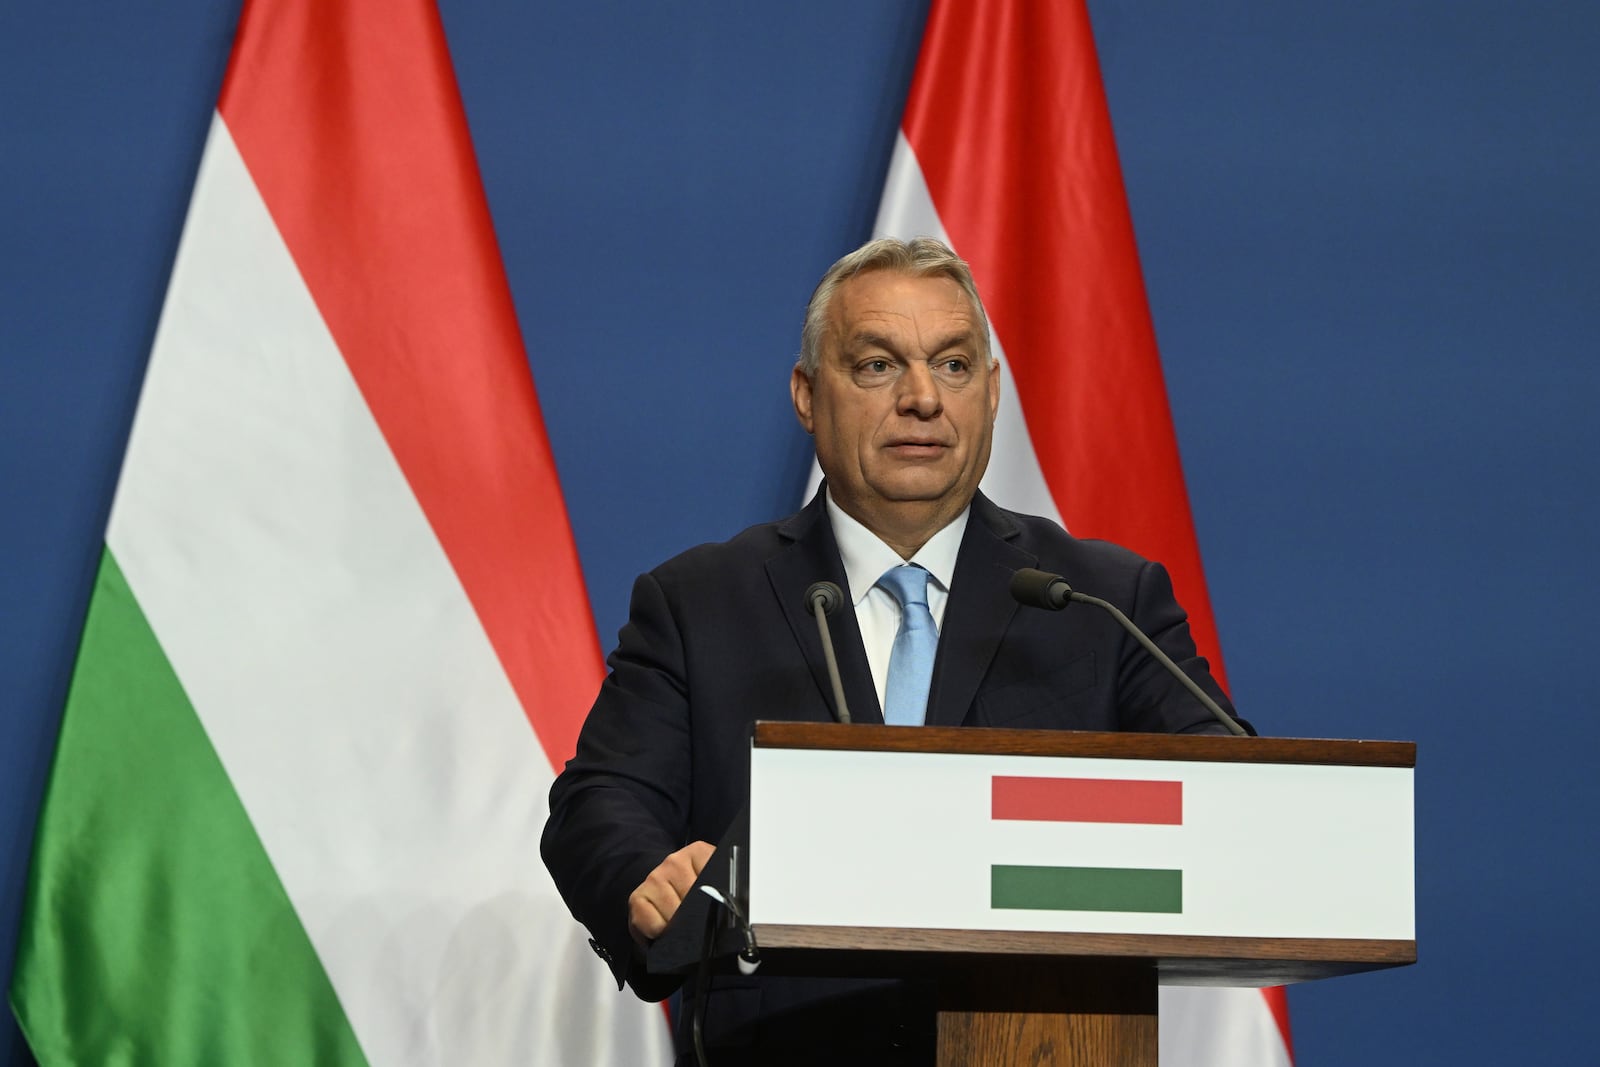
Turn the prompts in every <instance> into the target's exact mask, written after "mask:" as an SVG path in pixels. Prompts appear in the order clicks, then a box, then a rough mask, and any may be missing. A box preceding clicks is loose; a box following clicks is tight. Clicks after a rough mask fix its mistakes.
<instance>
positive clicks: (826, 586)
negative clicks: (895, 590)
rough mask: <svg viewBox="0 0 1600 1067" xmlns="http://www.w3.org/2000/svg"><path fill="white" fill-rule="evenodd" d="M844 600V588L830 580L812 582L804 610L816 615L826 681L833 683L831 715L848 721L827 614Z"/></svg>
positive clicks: (836, 608) (847, 708)
mask: <svg viewBox="0 0 1600 1067" xmlns="http://www.w3.org/2000/svg"><path fill="white" fill-rule="evenodd" d="M844 602H845V599H844V590H843V589H840V588H839V587H838V586H837V585H835V584H834V583H832V582H812V583H811V585H810V586H809V587H808V588H807V589H806V610H807V611H809V612H810V613H811V614H813V615H815V616H816V617H817V633H818V634H820V635H821V636H822V658H823V659H824V660H826V661H827V663H828V681H830V682H832V683H833V717H834V718H835V719H838V720H839V721H840V722H849V721H850V708H849V707H848V706H847V705H846V704H845V700H844V682H842V681H840V679H839V660H838V658H837V657H836V656H835V655H834V653H833V634H831V633H829V632H828V616H829V615H832V614H833V613H834V612H835V611H838V610H839V606H840V605H841V604H843V603H844Z"/></svg>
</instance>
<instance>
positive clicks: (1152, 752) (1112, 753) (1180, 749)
mask: <svg viewBox="0 0 1600 1067" xmlns="http://www.w3.org/2000/svg"><path fill="white" fill-rule="evenodd" d="M753 743H754V745H755V747H757V748H803V749H831V750H836V751H837V750H856V751H862V752H952V753H969V754H974V755H1005V756H1083V757H1095V758H1099V759H1150V760H1188V761H1194V762H1200V763H1287V764H1305V765H1320V766H1330V765H1343V766H1351V767H1415V766H1416V763H1417V746H1416V745H1415V744H1414V743H1412V742H1410V741H1342V740H1328V739H1320V738H1290V737H1225V736H1220V735H1214V734H1136V733H1092V732H1088V731H1080V730H1006V729H992V728H982V727H968V726H919V727H915V728H907V727H904V726H881V725H877V724H869V723H851V724H843V723H811V722H757V723H756V724H755V726H754V733H753Z"/></svg>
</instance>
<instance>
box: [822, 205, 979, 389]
mask: <svg viewBox="0 0 1600 1067" xmlns="http://www.w3.org/2000/svg"><path fill="white" fill-rule="evenodd" d="M875 270H890V271H898V272H899V273H901V274H909V275H911V276H912V277H914V278H949V279H950V280H951V281H953V282H955V283H956V284H957V285H959V286H960V287H961V291H962V292H963V293H966V294H967V300H968V301H969V302H970V303H971V304H972V311H973V314H974V315H975V316H976V318H977V320H978V321H977V325H978V338H979V339H978V344H979V348H980V350H981V354H982V355H983V357H984V358H985V359H988V358H990V355H989V316H988V315H987V314H986V313H985V312H984V310H983V301H982V300H981V299H980V298H979V297H978V286H977V283H976V282H974V281H973V280H972V268H970V267H968V266H967V261H966V260H964V259H962V258H961V257H960V256H958V255H956V254H955V252H953V251H951V249H950V246H949V245H947V244H945V243H944V242H943V241H939V240H936V239H934V238H932V237H914V238H912V239H911V240H909V241H902V240H900V239H899V238H896V237H880V238H878V239H877V240H875V241H868V242H867V243H866V244H864V245H862V246H861V247H860V248H858V249H856V250H855V251H854V252H851V253H850V254H849V255H846V256H844V257H843V258H841V259H839V260H838V261H837V262H835V263H834V265H833V266H831V267H829V268H828V272H827V273H826V274H824V275H823V276H822V280H821V281H820V282H818V283H817V288H816V289H815V290H814V291H813V292H812V294H811V302H810V303H808V304H807V305H806V323H805V327H804V328H803V329H802V330H801V331H800V356H799V358H797V359H796V360H795V361H794V365H795V366H796V367H798V368H799V369H800V371H801V373H803V374H804V375H805V376H806V377H807V378H812V377H815V376H816V373H817V368H818V367H819V366H821V363H822V345H823V342H824V341H825V340H826V339H827V335H828V327H829V321H828V318H829V311H830V310H831V309H832V307H833V298H834V296H836V295H837V294H838V292H839V287H840V286H841V285H843V284H844V283H845V282H847V281H849V280H850V279H851V278H854V277H855V276H856V275H858V274H866V273H868V272H869V271H875Z"/></svg>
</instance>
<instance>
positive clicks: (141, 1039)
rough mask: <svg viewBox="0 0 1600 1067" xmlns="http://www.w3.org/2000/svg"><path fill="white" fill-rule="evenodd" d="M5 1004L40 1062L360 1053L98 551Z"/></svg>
mask: <svg viewBox="0 0 1600 1067" xmlns="http://www.w3.org/2000/svg"><path fill="white" fill-rule="evenodd" d="M11 1002H12V1006H13V1008H14V1009H15V1011H16V1014H17V1018H18V1020H19V1021H20V1022H21V1024H22V1028H23V1032H24V1033H25V1034H26V1035H27V1038H28V1043H29V1044H30V1045H31V1046H32V1048H33V1052H34V1055H35V1056H37V1057H38V1059H39V1062H40V1063H42V1064H68V1063H74V1064H77V1063H85V1064H87V1063H100V1064H143V1063H152V1064H154V1063H159V1064H280V1063H281V1064H306V1063H327V1064H341V1065H357V1064H364V1063H365V1062H366V1060H365V1058H364V1057H363V1055H362V1053H361V1049H360V1047H359V1045H358V1044H357V1042H356V1039H355V1035H354V1033H353V1032H352V1030H351V1028H350V1024H349V1022H348V1021H347V1020H346V1018H345V1015H344V1012H343V1010H342V1008H341V1007H340V1005H339V1000H338V997H337V995H336V994H335V992H334V990H333V987H332V985H331V984H330V983H329V981H328V977H327V974H326V972H325V971H324V970H323V967H322V964H321V962H320V961H319V960H318V958H317V955H316V952H315V950H314V949H313V948H312V947H311V943H310V941H309V940H308V939H307V937H306V933H305V930H304V928H303V927H302V926H301V924H300V920H299V918H298V917H297V916H296V914H295V911H294V909H293V907H292V906H291V905H290V903H289V898H288V896H287V894H286V893H285V891H284V888H283V885H282V884H281V883H280V882H279V880H278V877H277V874H276V873H275V872H274V870H273V868H272V864H271V862H270V861H269V860H268V858H267V855H266V852H265V851H264V849H263V848H262V845H261V841H260V839H259V838H258V837H257V836H256V833H255V830H254V828H253V827H252V826H251V824H250V819H249V816H248V815H246V813H245V810H244V807H243V805H242V804H241V803H240V801H239V797H238V794H237V793H235V791H234V789H233V786H232V784H231V783H230V781H229V779H228V775H227V772H226V771H225V770H224V769H223V767H222V764H221V762H220V761H219V760H218V759H217V754H216V750H215V749H213V748H212V745H211V741H210V739H209V738H208V737H207V736H206V732H205V730H204V728H203V727H202V726H201V724H200V720H199V719H198V717H197V716H196V715H195V711H194V708H193V707H192V706H191V705H190V703H189V699H188V697H187V696H186V695H185V693H184V691H183V688H182V686H181V684H180V683H179V681H178V678H177V676H176V675H175V674H174V673H173V670H172V666H171V664H170V663H168V661H167V658H166V656H165V654H164V653H163V652H162V650H161V645H160V642H159V641H158V640H157V638H156V635H155V634H154V633H153V632H152V631H151V629H150V625H149V623H148V622H147V621H146V619H145V616H144V613H143V612H142V611H141V610H140V607H139V604H138V601H137V600H136V599H135V597H134V594H133V591H132V590H131V589H130V588H129V586H128V583H127V581H126V579H125V578H124V577H123V574H122V571H121V569H120V568H119V567H118V566H117V562H116V560H115V558H113V556H112V554H111V552H110V550H109V548H108V549H107V550H106V552H105V554H104V556H103V557H102V559H101V564H100V572H99V574H98V576H97V577H96V580H95V591H94V597H93V599H92V600H91V602H90V605H89V614H88V618H87V620H86V621H85V623H84V633H83V643H82V646H81V648H80V649H79V652H78V662H77V667H76V670H75V672H74V674H73V678H72V689H71V692H70V694H69V696H68V699H67V709H66V713H65V717H64V718H63V720H62V726H61V738H60V741H59V743H58V745H57V748H56V756H55V763H54V766H53V768H52V770H51V774H50V785H49V790H48V792H47V794H46V797H45V800H44V804H43V808H42V811H41V814H40V818H39V826H38V831H37V838H36V841H35V844H34V856H33V866H32V870H31V872H30V875H29V883H28V898H27V903H26V905H25V916H24V920H23V923H22V928H21V936H20V939H19V941H18V945H17V962H16V969H15V972H14V976H13V982H12V988H11ZM284 1034H293V1035H296V1037H295V1040H293V1041H285V1040H284V1039H283V1035H284Z"/></svg>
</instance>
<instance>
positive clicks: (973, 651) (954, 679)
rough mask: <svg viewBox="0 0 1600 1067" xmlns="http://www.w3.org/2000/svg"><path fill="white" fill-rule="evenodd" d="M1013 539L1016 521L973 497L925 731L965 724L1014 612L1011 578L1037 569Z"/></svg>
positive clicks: (941, 634) (1034, 560)
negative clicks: (1021, 571) (1020, 570)
mask: <svg viewBox="0 0 1600 1067" xmlns="http://www.w3.org/2000/svg"><path fill="white" fill-rule="evenodd" d="M823 525H824V526H826V525H827V524H826V523H823ZM1019 533H1021V527H1019V526H1018V525H1017V523H1016V521H1015V520H1014V519H1012V518H1011V516H1010V515H1008V514H1007V513H1006V512H1004V511H1001V510H1000V509H999V508H997V507H995V506H994V505H993V504H991V503H990V502H989V500H988V498H987V497H985V496H984V495H983V494H982V493H979V494H978V495H977V496H975V497H973V499H972V513H971V515H970V516H969V517H968V520H967V530H966V533H965V534H963V535H962V538H961V551H960V553H959V554H958V555H957V556H956V570H955V575H954V577H953V578H952V580H951V585H950V599H949V601H948V602H947V603H946V604H945V609H944V621H943V625H942V626H941V627H940V630H939V652H938V656H937V657H936V658H935V660H934V664H933V687H932V689H931V690H930V691H929V693H928V717H927V724H928V725H929V726H960V725H961V724H962V722H963V721H965V719H966V717H967V712H968V710H969V709H970V708H971V707H972V700H973V697H974V696H976V695H977V692H978V684H979V683H980V682H982V681H983V676H984V675H985V674H986V673H987V672H988V670H989V662H990V660H992V659H994V654H995V650H996V649H998V648H999V647H1000V639H1001V637H1003V636H1004V635H1005V631H1006V627H1007V626H1009V625H1010V624H1011V616H1012V614H1013V613H1014V612H1015V611H1016V609H1017V602H1016V601H1015V600H1013V599H1012V598H1011V589H1010V585H1011V575H1012V573H1013V572H1014V571H1016V570H1017V568H1019V567H1032V566H1034V565H1035V564H1037V563H1038V558H1037V557H1035V556H1034V555H1032V554H1031V553H1029V552H1025V551H1023V550H1022V549H1020V548H1018V547H1017V546H1016V545H1015V544H1014V543H1013V542H1014V541H1015V539H1016V537H1017V535H1018V534H1019ZM859 643H860V639H859V638H857V644H859ZM851 699H852V700H854V699H855V698H854V697H853V696H852V697H851Z"/></svg>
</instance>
